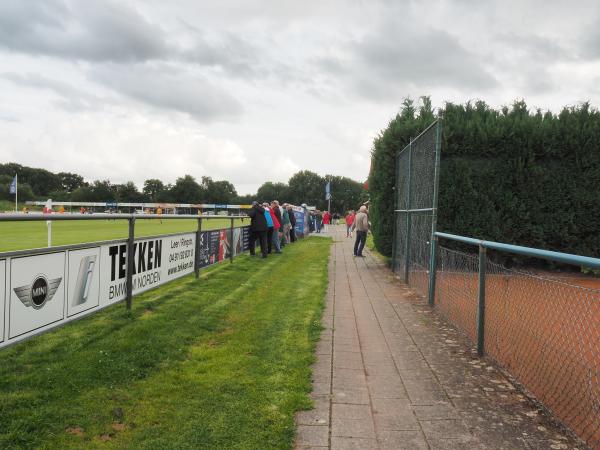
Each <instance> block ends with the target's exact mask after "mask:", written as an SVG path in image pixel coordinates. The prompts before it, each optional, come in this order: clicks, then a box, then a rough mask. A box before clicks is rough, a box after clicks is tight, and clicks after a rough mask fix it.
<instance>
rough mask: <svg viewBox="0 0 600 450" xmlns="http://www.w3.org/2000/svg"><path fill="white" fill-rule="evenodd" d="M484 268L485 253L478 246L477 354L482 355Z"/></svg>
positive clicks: (483, 248) (483, 336) (483, 334)
mask: <svg viewBox="0 0 600 450" xmlns="http://www.w3.org/2000/svg"><path fill="white" fill-rule="evenodd" d="M485 266H486V251H485V247H484V246H483V245H479V293H478V301H477V354H478V355H479V356H483V354H484V338H485Z"/></svg>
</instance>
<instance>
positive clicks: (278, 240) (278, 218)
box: [271, 200, 283, 253]
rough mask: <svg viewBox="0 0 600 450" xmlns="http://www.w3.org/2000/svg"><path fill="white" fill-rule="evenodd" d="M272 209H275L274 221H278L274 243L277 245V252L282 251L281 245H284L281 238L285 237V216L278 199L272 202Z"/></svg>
mask: <svg viewBox="0 0 600 450" xmlns="http://www.w3.org/2000/svg"><path fill="white" fill-rule="evenodd" d="M271 211H273V214H274V215H275V220H274V221H273V222H277V225H276V226H275V231H274V234H273V245H275V249H276V250H278V251H277V252H276V253H281V247H283V244H282V242H281V238H282V237H283V216H282V215H281V208H280V206H279V202H278V201H277V200H273V201H272V202H271Z"/></svg>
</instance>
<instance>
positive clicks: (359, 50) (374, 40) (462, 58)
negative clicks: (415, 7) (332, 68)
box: [354, 22, 497, 90]
mask: <svg viewBox="0 0 600 450" xmlns="http://www.w3.org/2000/svg"><path fill="white" fill-rule="evenodd" d="M354 54H355V56H356V58H357V59H358V62H359V63H360V65H361V70H362V72H363V73H362V76H363V77H364V78H363V79H361V80H359V85H361V84H366V85H369V86H372V85H373V84H374V83H385V84H387V85H391V86H393V85H394V84H397V83H409V84H410V83H414V84H419V85H421V86H429V87H436V86H442V87H451V88H452V87H453V88H460V89H469V90H471V89H476V90H481V89H483V90H485V89H489V88H492V87H494V86H495V85H496V84H497V81H496V80H495V79H494V77H493V76H492V75H491V74H490V73H489V72H488V71H487V70H486V69H485V68H484V67H483V66H482V64H481V62H480V60H481V58H478V57H477V56H476V55H474V54H472V53H471V52H469V51H468V50H466V49H465V48H464V47H463V46H462V45H461V44H460V42H459V41H458V39H457V38H456V37H454V36H452V35H451V34H449V33H447V32H445V31H441V30H435V29H432V28H428V27H426V26H424V27H420V28H417V27H411V26H410V25H406V23H403V25H402V26H398V24H397V23H392V22H387V23H386V24H385V25H384V26H383V27H381V28H380V29H379V30H378V32H377V33H376V34H370V35H368V36H366V37H365V38H364V39H363V40H362V41H360V42H358V43H357V44H356V45H355V48H354Z"/></svg>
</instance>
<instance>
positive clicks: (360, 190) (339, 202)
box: [325, 175, 365, 214]
mask: <svg viewBox="0 0 600 450" xmlns="http://www.w3.org/2000/svg"><path fill="white" fill-rule="evenodd" d="M325 179H326V180H330V181H331V212H332V213H333V212H337V213H340V214H343V213H345V212H346V211H348V210H350V209H358V207H359V206H360V205H361V204H362V203H363V202H364V201H365V195H364V194H365V190H364V187H363V185H362V184H361V183H359V182H358V181H354V180H352V179H350V178H347V177H340V176H333V175H326V176H325Z"/></svg>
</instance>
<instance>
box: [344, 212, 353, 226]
mask: <svg viewBox="0 0 600 450" xmlns="http://www.w3.org/2000/svg"><path fill="white" fill-rule="evenodd" d="M353 223H354V214H348V215H347V216H346V225H352V224H353Z"/></svg>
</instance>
